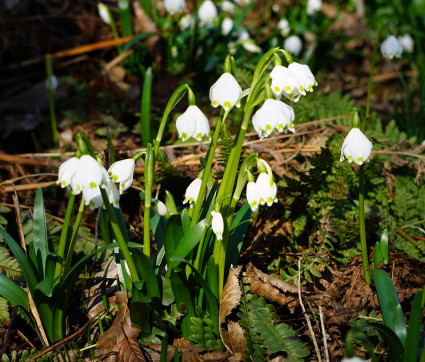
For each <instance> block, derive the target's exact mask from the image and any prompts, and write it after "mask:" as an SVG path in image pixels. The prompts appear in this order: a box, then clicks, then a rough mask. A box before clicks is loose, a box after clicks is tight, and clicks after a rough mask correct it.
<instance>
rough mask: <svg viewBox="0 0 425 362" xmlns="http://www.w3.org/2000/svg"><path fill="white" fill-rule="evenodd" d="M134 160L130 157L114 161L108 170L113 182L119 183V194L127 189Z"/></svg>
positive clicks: (131, 180) (130, 180)
mask: <svg viewBox="0 0 425 362" xmlns="http://www.w3.org/2000/svg"><path fill="white" fill-rule="evenodd" d="M135 165H136V164H135V162H134V160H133V159H132V158H128V159H125V160H121V161H117V162H115V163H114V164H113V165H112V166H111V167H110V168H109V170H108V175H109V177H110V178H111V180H112V181H113V182H116V183H119V184H120V187H119V188H120V194H122V193H123V191H125V190H127V189H128V188H129V187H130V186H131V184H132V182H133V175H134V167H135Z"/></svg>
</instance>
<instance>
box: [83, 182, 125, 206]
mask: <svg viewBox="0 0 425 362" xmlns="http://www.w3.org/2000/svg"><path fill="white" fill-rule="evenodd" d="M105 190H106V194H107V195H108V199H109V203H110V204H111V205H112V206H114V207H116V208H118V207H119V200H120V193H119V192H118V189H117V187H116V186H115V184H114V183H113V182H111V181H107V182H106V183H105ZM83 197H84V200H85V204H86V206H88V205H89V206H90V210H94V209H97V208H99V207H101V206H102V207H103V208H105V204H104V202H103V198H102V193H101V191H100V188H99V187H97V188H95V189H91V188H84V189H83Z"/></svg>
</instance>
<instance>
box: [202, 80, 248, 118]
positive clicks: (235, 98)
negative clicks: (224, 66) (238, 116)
mask: <svg viewBox="0 0 425 362" xmlns="http://www.w3.org/2000/svg"><path fill="white" fill-rule="evenodd" d="M241 95H242V88H241V86H240V85H239V84H238V82H237V81H236V79H235V77H233V75H231V74H230V73H223V74H222V75H221V77H220V78H219V79H218V80H217V82H215V83H214V84H213V85H212V86H211V88H210V100H211V105H212V106H213V107H214V108H216V107H218V106H219V105H220V106H222V107H223V108H224V110H225V111H228V110H229V109H230V108H231V107H233V106H235V105H236V107H237V108H239V107H240V106H241V103H240V99H241Z"/></svg>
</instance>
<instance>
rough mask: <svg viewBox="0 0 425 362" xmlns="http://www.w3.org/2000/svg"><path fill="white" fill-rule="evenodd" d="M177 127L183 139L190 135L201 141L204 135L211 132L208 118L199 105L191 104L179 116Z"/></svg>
mask: <svg viewBox="0 0 425 362" xmlns="http://www.w3.org/2000/svg"><path fill="white" fill-rule="evenodd" d="M176 128H177V132H178V134H179V138H181V139H182V140H183V141H186V140H187V139H188V138H190V137H193V138H195V139H196V140H197V141H201V140H202V138H203V137H204V136H208V135H209V134H210V125H209V123H208V118H207V117H205V115H204V114H203V113H202V111H201V110H200V109H199V108H198V107H197V106H189V107H188V108H187V109H186V111H185V112H184V113H183V114H181V115H180V116H179V117H178V118H177V121H176Z"/></svg>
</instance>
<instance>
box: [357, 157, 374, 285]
mask: <svg viewBox="0 0 425 362" xmlns="http://www.w3.org/2000/svg"><path fill="white" fill-rule="evenodd" d="M364 182H365V177H364V166H363V165H361V166H360V170H359V223H360V243H361V249H362V260H363V271H364V276H365V280H366V284H367V285H370V284H371V282H372V280H371V278H370V270H369V256H368V253H367V243H366V228H365V215H364Z"/></svg>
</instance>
